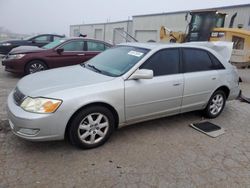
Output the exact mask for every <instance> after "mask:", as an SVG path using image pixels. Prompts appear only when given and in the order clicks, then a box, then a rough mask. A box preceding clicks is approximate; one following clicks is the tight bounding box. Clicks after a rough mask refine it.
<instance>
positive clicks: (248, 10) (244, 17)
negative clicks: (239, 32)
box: [218, 6, 250, 30]
mask: <svg viewBox="0 0 250 188" xmlns="http://www.w3.org/2000/svg"><path fill="white" fill-rule="evenodd" d="M218 11H219V12H225V13H227V14H228V17H227V18H226V22H225V27H228V26H229V23H230V20H231V17H232V15H233V14H234V13H236V12H237V13H238V14H237V17H236V18H235V21H234V27H237V26H238V24H243V26H244V27H243V28H244V29H247V30H250V25H249V20H250V6H246V7H237V8H228V9H218Z"/></svg>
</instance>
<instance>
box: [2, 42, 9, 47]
mask: <svg viewBox="0 0 250 188" xmlns="http://www.w3.org/2000/svg"><path fill="white" fill-rule="evenodd" d="M0 45H1V46H10V45H11V43H9V42H5V43H2V44H0Z"/></svg>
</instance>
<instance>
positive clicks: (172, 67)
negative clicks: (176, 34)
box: [140, 49, 179, 76]
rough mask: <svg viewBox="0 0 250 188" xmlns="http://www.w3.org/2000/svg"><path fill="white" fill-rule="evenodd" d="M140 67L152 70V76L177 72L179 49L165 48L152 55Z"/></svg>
mask: <svg viewBox="0 0 250 188" xmlns="http://www.w3.org/2000/svg"><path fill="white" fill-rule="evenodd" d="M140 69H150V70H153V72H154V76H161V75H170V74H177V73H179V50H178V49H165V50H161V51H159V52H157V53H156V54H154V55H152V56H151V57H150V58H149V59H148V60H147V61H146V62H145V63H144V64H143V65H142V66H141V67H140Z"/></svg>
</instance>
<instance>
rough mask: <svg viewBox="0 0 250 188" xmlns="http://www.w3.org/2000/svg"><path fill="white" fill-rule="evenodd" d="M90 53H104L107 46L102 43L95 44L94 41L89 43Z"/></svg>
mask: <svg viewBox="0 0 250 188" xmlns="http://www.w3.org/2000/svg"><path fill="white" fill-rule="evenodd" d="M87 44H88V51H98V52H99V51H104V50H105V45H104V44H103V43H100V42H93V41H88V42H87Z"/></svg>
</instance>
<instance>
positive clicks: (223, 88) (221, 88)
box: [214, 85, 230, 99]
mask: <svg viewBox="0 0 250 188" xmlns="http://www.w3.org/2000/svg"><path fill="white" fill-rule="evenodd" d="M218 90H222V91H223V92H224V93H225V94H226V99H228V97H229V95H230V89H229V88H228V87H227V86H225V85H223V86H220V87H218V88H217V89H216V90H215V91H214V92H216V91H218Z"/></svg>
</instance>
